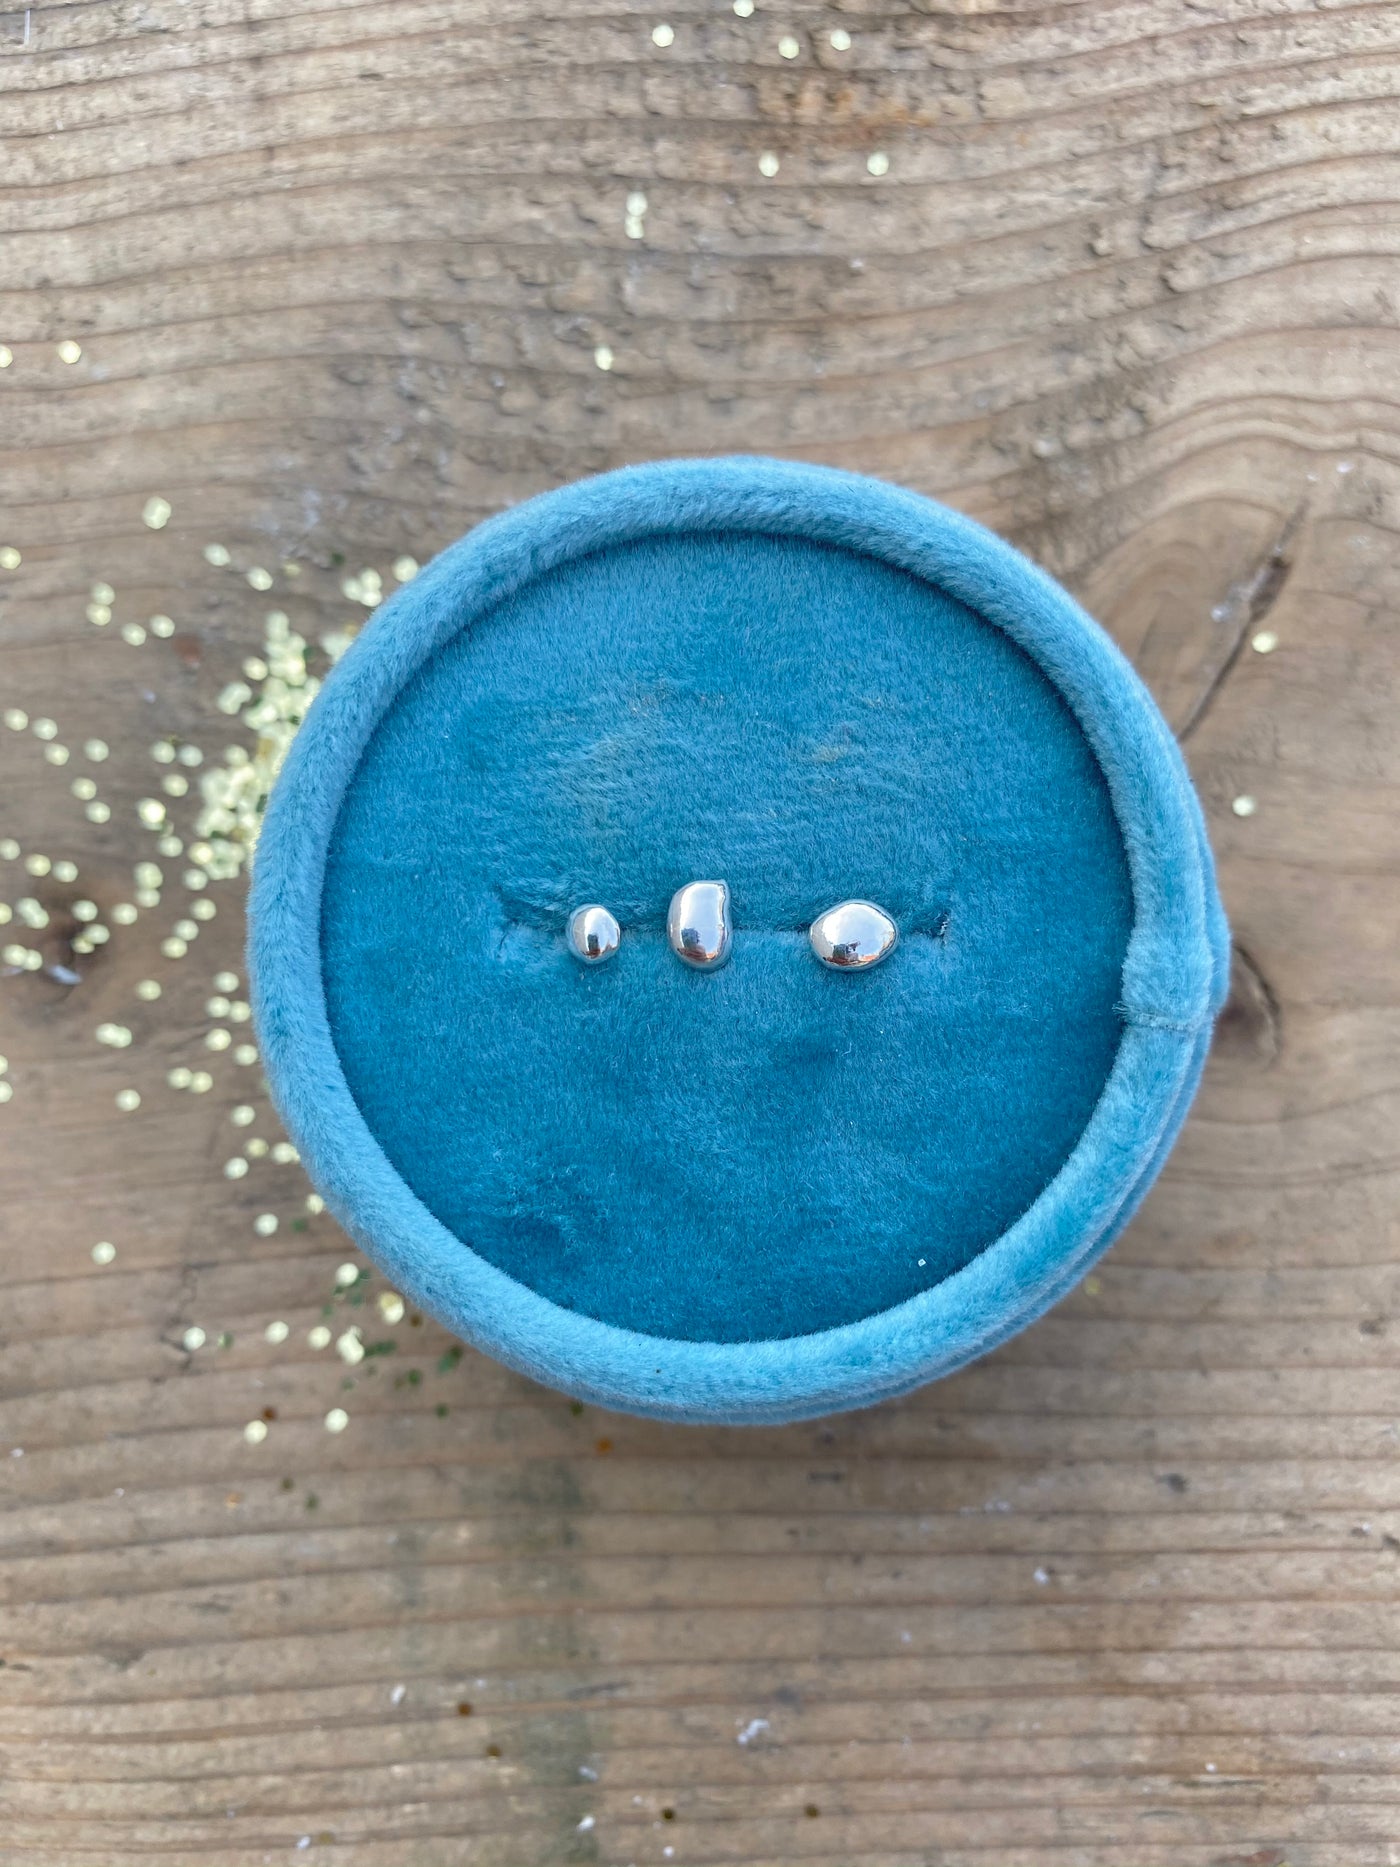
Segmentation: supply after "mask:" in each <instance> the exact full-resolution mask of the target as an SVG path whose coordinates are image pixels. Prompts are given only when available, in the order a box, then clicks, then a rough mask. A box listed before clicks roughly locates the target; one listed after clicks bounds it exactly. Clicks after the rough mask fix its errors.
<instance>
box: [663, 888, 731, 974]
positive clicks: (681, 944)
mask: <svg viewBox="0 0 1400 1867" xmlns="http://www.w3.org/2000/svg"><path fill="white" fill-rule="evenodd" d="M666 938H667V939H668V940H669V941H670V942H671V947H672V950H673V951H674V952H675V954H676V957H677V958H678V959H683V960H684V961H685V963H686V965H687V966H694V967H695V969H696V971H697V972H713V971H714V970H715V968H716V967H718V966H722V965H723V964H724V962H725V961H726V960H727V959H728V958H729V945H730V940H731V938H732V935H731V931H730V926H729V884H728V882H687V883H686V885H685V887H684V888H678V889H677V890H676V892H675V894H673V895H672V896H671V910H670V912H669V914H667V916H666Z"/></svg>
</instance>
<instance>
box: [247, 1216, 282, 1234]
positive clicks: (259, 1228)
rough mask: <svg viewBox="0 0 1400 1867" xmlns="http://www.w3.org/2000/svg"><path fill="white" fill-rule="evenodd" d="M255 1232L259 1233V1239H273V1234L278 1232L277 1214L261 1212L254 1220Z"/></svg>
mask: <svg viewBox="0 0 1400 1867" xmlns="http://www.w3.org/2000/svg"><path fill="white" fill-rule="evenodd" d="M253 1230H254V1231H255V1232H256V1233H257V1235H258V1237H259V1238H271V1236H272V1234H273V1233H274V1232H275V1231H276V1230H277V1214H276V1213H275V1212H260V1213H259V1214H258V1216H257V1218H256V1219H254V1220H253Z"/></svg>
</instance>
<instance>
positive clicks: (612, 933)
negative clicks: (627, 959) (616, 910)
mask: <svg viewBox="0 0 1400 1867" xmlns="http://www.w3.org/2000/svg"><path fill="white" fill-rule="evenodd" d="M564 938H565V939H566V940H567V941H568V945H569V951H570V952H571V953H572V954H573V956H574V958H575V959H581V960H582V961H583V963H584V965H585V966H601V965H602V963H603V961H604V960H605V959H611V958H612V956H613V954H614V953H616V951H617V946H618V942H619V941H620V940H621V938H622V929H621V928H620V927H619V926H618V924H617V920H616V918H615V917H614V916H613V915H611V914H609V912H608V910H607V909H606V908H603V907H599V906H598V904H597V902H596V901H590V902H588V903H587V904H586V905H585V906H584V907H581V908H575V909H574V911H573V913H572V914H571V915H570V916H569V925H568V929H567V931H566V933H565V935H564Z"/></svg>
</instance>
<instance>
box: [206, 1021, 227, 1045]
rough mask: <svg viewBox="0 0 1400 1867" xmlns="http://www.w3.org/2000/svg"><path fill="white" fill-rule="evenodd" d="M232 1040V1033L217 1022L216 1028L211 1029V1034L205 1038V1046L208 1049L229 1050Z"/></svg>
mask: <svg viewBox="0 0 1400 1867" xmlns="http://www.w3.org/2000/svg"><path fill="white" fill-rule="evenodd" d="M232 1042H233V1037H232V1034H231V1033H230V1032H228V1031H226V1030H224V1028H223V1026H222V1025H217V1024H216V1025H215V1026H214V1029H213V1030H212V1031H210V1033H209V1035H208V1036H207V1037H206V1038H205V1040H204V1048H205V1049H206V1050H227V1049H228V1047H229V1045H230V1044H231V1043H232Z"/></svg>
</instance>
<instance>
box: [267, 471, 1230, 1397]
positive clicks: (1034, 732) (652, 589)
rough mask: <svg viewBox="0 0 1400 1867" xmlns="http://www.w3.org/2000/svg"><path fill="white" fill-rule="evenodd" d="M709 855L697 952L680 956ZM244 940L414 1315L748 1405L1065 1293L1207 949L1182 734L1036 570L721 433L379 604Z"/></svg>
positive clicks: (539, 1369)
mask: <svg viewBox="0 0 1400 1867" xmlns="http://www.w3.org/2000/svg"><path fill="white" fill-rule="evenodd" d="M702 877H713V878H723V879H724V880H725V881H727V883H728V884H729V888H730V891H731V900H732V909H733V928H734V932H733V948H732V954H731V957H730V959H729V962H728V964H727V965H725V966H724V967H723V968H722V969H721V970H719V971H715V972H712V973H702V972H696V971H692V970H691V969H689V968H687V967H685V966H683V965H682V964H680V963H679V961H678V960H677V959H676V957H675V955H674V954H673V953H672V951H671V949H670V946H669V945H668V942H667V937H666V912H667V906H668V903H669V902H670V899H671V896H672V894H673V892H674V891H675V890H676V889H677V888H678V887H680V886H682V885H683V884H685V883H686V882H688V881H691V880H694V879H697V878H702ZM850 897H863V898H866V899H868V900H871V901H874V902H876V903H878V904H880V906H881V907H883V908H884V909H885V910H886V912H887V913H888V914H889V915H890V916H891V918H892V919H893V920H894V921H895V923H896V924H897V926H898V928H899V936H900V937H899V944H898V946H897V948H896V949H895V951H894V952H893V954H892V955H891V956H890V958H889V959H888V960H886V961H885V962H883V963H882V964H881V965H880V966H878V967H876V968H874V969H873V970H871V971H870V972H869V973H862V974H859V975H856V976H844V975H842V974H840V973H837V972H833V971H831V970H828V969H827V968H825V967H823V966H821V965H820V964H818V963H817V961H816V959H815V958H814V955H813V952H812V949H811V947H810V945H809V942H808V938H807V929H808V927H809V925H810V923H811V922H812V921H813V920H814V919H815V918H816V917H817V916H818V915H819V914H821V913H822V912H823V911H824V910H825V909H827V908H829V907H830V906H832V905H833V904H834V903H835V902H838V901H841V900H844V899H847V898H850ZM593 901H596V902H600V903H603V904H605V905H606V906H608V907H609V908H610V909H611V911H612V912H613V914H614V915H615V916H616V918H617V920H618V922H619V923H620V926H621V929H622V934H621V941H620V945H619V948H618V951H617V953H616V955H615V956H614V958H613V959H612V960H610V961H609V962H608V964H606V965H605V966H601V967H597V968H591V967H584V966H581V965H580V964H579V962H578V961H577V960H576V959H575V958H574V957H573V955H572V954H571V953H570V952H569V950H568V948H567V945H566V942H565V928H566V925H567V922H568V917H569V914H570V912H571V910H572V909H573V908H574V907H576V906H577V905H579V904H580V903H583V902H593ZM250 967H251V972H252V976H253V982H254V997H255V1011H256V1016H257V1021H258V1028H259V1033H260V1038H261V1043H262V1049H263V1054H264V1057H265V1060H266V1065H267V1070H268V1076H269V1081H270V1083H271V1086H272V1090H273V1094H274V1096H275V1098H276V1100H277V1102H278V1105H279V1107H280V1109H281V1112H282V1114H283V1116H284V1118H285V1120H286V1122H287V1125H288V1129H289V1131H290V1132H291V1134H292V1136H293V1138H294V1139H295V1141H296V1143H297V1145H298V1147H299V1148H300V1150H301V1153H302V1156H303V1158H304V1160H305V1161H306V1164H307V1167H308V1170H309V1171H310V1173H311V1175H312V1178H313V1179H314V1181H315V1182H316V1184H317V1186H318V1187H319V1188H320V1190H321V1191H322V1192H323V1194H324V1195H325V1198H326V1200H327V1202H328V1204H329V1205H330V1206H331V1208H332V1210H333V1211H334V1212H335V1213H336V1214H337V1216H338V1217H339V1218H340V1219H341V1221H342V1222H343V1223H344V1224H345V1226H346V1227H347V1229H348V1230H349V1231H350V1232H351V1234H352V1235H353V1236H354V1237H355V1238H356V1239H357V1241H358V1242H359V1243H360V1244H361V1245H362V1246H363V1248H364V1249H365V1250H366V1252H367V1253H368V1254H369V1255H370V1256H371V1257H372V1258H373V1259H374V1260H375V1261H376V1262H377V1263H378V1264H379V1265H380V1266H381V1268H382V1269H383V1270H384V1271H385V1273H386V1274H387V1275H388V1276H389V1277H391V1278H392V1279H393V1280H394V1281H395V1282H396V1283H397V1285H398V1287H399V1288H401V1289H402V1290H403V1291H404V1292H405V1293H406V1294H407V1295H409V1296H410V1297H411V1298H412V1300H413V1301H415V1302H416V1303H418V1304H420V1305H422V1306H423V1308H425V1309H426V1310H428V1311H429V1312H431V1313H432V1314H434V1315H435V1316H437V1317H439V1318H440V1319H441V1320H442V1321H443V1322H445V1323H446V1324H447V1325H448V1326H449V1327H450V1328H452V1329H454V1330H455V1331H457V1332H458V1333H459V1334H460V1335H462V1336H463V1337H465V1338H466V1339H468V1340H469V1341H471V1342H473V1343H475V1344H477V1345H478V1346H479V1347H481V1348H482V1349H484V1350H486V1351H487V1352H488V1353H490V1354H492V1355H495V1356H497V1357H498V1358H499V1359H501V1360H502V1361H504V1362H506V1363H508V1364H509V1365H511V1366H512V1367H515V1368H517V1369H520V1370H522V1371H523V1372H525V1373H527V1374H530V1375H533V1376H535V1377H536V1378H538V1379H540V1380H542V1381H545V1382H547V1383H549V1384H551V1385H553V1386H556V1387H561V1388H563V1389H565V1390H566V1391H568V1392H570V1393H572V1394H577V1395H580V1396H583V1397H586V1398H590V1399H593V1400H595V1401H597V1402H600V1403H602V1404H604V1405H608V1406H612V1407H618V1408H622V1409H624V1410H629V1411H633V1412H638V1413H644V1414H651V1415H656V1416H659V1417H665V1418H672V1419H682V1420H726V1421H735V1422H744V1421H778V1420H786V1419H794V1418H802V1417H808V1416H812V1415H816V1414H820V1413H824V1412H829V1411H834V1410H837V1409H840V1408H845V1407H854V1406H861V1405H866V1404H869V1403H871V1402H873V1401H876V1400H880V1399H883V1398H885V1397H887V1396H890V1395H893V1394H897V1393H900V1392H902V1391H904V1390H906V1389H908V1388H910V1387H913V1386H916V1385H918V1384H919V1383H921V1382H923V1381H927V1380H929V1379H931V1378H933V1377H934V1376H936V1375H939V1374H943V1373H946V1372H948V1371H950V1370H951V1369H953V1368H956V1367H958V1366H960V1365H961V1364H963V1363H964V1362H966V1361H968V1360H970V1359H972V1358H973V1357H974V1356H976V1355H979V1354H981V1353H983V1352H985V1351H986V1350H987V1349H988V1348H990V1347H992V1346H993V1345H994V1344H996V1343H997V1342H999V1341H1001V1340H1003V1339H1004V1338H1005V1337H1007V1336H1008V1335H1010V1334H1012V1333H1014V1332H1015V1331H1016V1330H1018V1329H1020V1328H1022V1327H1023V1326H1024V1325H1025V1324H1026V1323H1027V1322H1029V1321H1030V1320H1032V1319H1033V1318H1034V1317H1035V1316H1037V1315H1038V1314H1040V1313H1041V1312H1042V1311H1043V1310H1045V1309H1046V1308H1047V1307H1048V1306H1049V1305H1050V1304H1051V1303H1052V1302H1054V1301H1055V1300H1056V1298H1058V1297H1059V1296H1061V1295H1062V1294H1063V1293H1064V1292H1065V1291H1066V1290H1068V1289H1069V1288H1070V1287H1071V1286H1072V1285H1073V1284H1074V1282H1075V1281H1077V1279H1078V1278H1079V1277H1080V1276H1082V1275H1083V1273H1084V1271H1085V1270H1086V1269H1087V1268H1088V1266H1089V1265H1090V1264H1091V1263H1092V1262H1093V1260H1094V1259H1095V1257H1096V1256H1097V1255H1098V1254H1099V1253H1100V1252H1101V1251H1102V1250H1103V1249H1104V1248H1105V1247H1106V1246H1107V1244H1108V1243H1109V1242H1110V1241H1111V1240H1112V1238H1113V1237H1114V1236H1115V1235H1116V1233H1117V1232H1118V1231H1119V1230H1120V1229H1121V1227H1122V1225H1123V1224H1124V1223H1125V1222H1126V1220H1127V1218H1128V1217H1129V1216H1130V1214H1131V1212H1132V1211H1133V1209H1134V1207H1135V1206H1136V1204H1137V1202H1138V1200H1139V1199H1140V1198H1141V1196H1142V1194H1143V1192H1144V1191H1145V1190H1146V1188H1147V1186H1148V1185H1149V1184H1150V1182H1151V1180H1152V1179H1153V1177H1154V1176H1155V1174H1156V1172H1157V1170H1158V1168H1159V1167H1160V1165H1161V1163H1162V1161H1163V1159H1164V1158H1165V1155H1166V1153H1167V1151H1168V1149H1169V1148H1170V1146H1171V1143H1172V1141H1173V1139H1174V1138H1175V1135H1176V1132H1177V1130H1178V1128H1179V1127H1180V1124H1181V1122H1182V1120H1183V1118H1184V1115H1185V1112H1186V1109H1187V1106H1188V1104H1189V1102H1190V1099H1191V1096H1192V1094H1193V1092H1194V1090H1195V1086H1196V1083H1197V1081H1198V1078H1199V1075H1200V1071H1201V1067H1202V1064H1203V1061H1204V1057H1205V1052H1206V1048H1207V1045H1208V1042H1209V1036H1210V1030H1211V1025H1212V1022H1213V1019H1214V1016H1215V1013H1216V1012H1217V1010H1218V1009H1219V1006H1220V1004H1221V1001H1222V998H1223V994H1224V990H1225V985H1226V979H1227V973H1228V940H1227V933H1226V928H1225V923H1224V917H1223V914H1222V911H1221V908H1220V903H1219V900H1218V896H1217V893H1216V889H1215V882H1214V875H1213V869H1212V863H1211V858H1210V853H1209V849H1208V846H1207V843H1206V839H1205V833H1204V828H1203V824H1202V820H1201V814H1200V810H1199V807H1198V804H1197V802H1196V799H1195V796H1194V793H1193V792H1192V789H1191V786H1190V783H1189V781H1188V779H1187V776H1186V772H1185V768H1184V765H1183V763H1182V760H1181V758H1180V755H1179V753H1178V751H1177V748H1176V746H1175V743H1174V741H1173V739H1172V736H1171V734H1170V732H1169V730H1168V729H1167V727H1166V725H1165V723H1164V722H1163V720H1162V718H1161V716H1160V714H1159V713H1158V712H1157V709H1156V707H1155V706H1154V705H1153V702H1152V700H1151V699H1150V697H1149V696H1148V694H1147V692H1146V690H1145V689H1144V688H1143V686H1142V684H1141V683H1140V682H1139V680H1138V679H1137V677H1136V675H1135V674H1134V673H1133V671H1132V669H1131V668H1130V667H1129V665H1128V664H1127V662H1126V661H1125V660H1124V659H1123V657H1122V656H1121V655H1120V654H1119V653H1118V651H1117V650H1116V649H1115V648H1114V646H1113V645H1112V643H1111V642H1110V641H1109V639H1108V638H1107V636H1105V635H1104V633H1103V632H1102V631H1101V630H1100V629H1099V628H1098V627H1097V625H1096V624H1094V623H1093V622H1092V621H1091V620H1090V619H1089V618H1088V617H1087V616H1086V615H1085V614H1084V613H1083V611H1082V610H1080V609H1079V608H1078V606H1077V605H1076V604H1075V603H1074V602H1073V600H1072V599H1071V598H1070V597H1069V596H1068V595H1067V594H1066V593H1065V592H1064V591H1063V590H1062V589H1061V588H1060V587H1059V586H1058V585H1057V584H1056V583H1055V582H1054V581H1053V580H1052V579H1050V578H1049V577H1047V576H1045V575H1044V574H1043V573H1041V572H1040V571H1038V570H1036V569H1035V568H1034V566H1032V565H1031V564H1030V563H1029V562H1028V561H1027V560H1026V559H1024V558H1023V557H1021V556H1020V555H1019V554H1018V553H1016V552H1015V551H1013V550H1012V549H1011V548H1010V547H1009V546H1007V545H1006V544H1004V543H1002V542H1001V541H1000V540H999V539H997V538H996V537H994V536H993V535H992V534H991V533H989V532H987V531H986V530H984V529H983V528H982V527H980V526H978V525H976V524H974V523H973V522H972V521H970V520H968V519H965V518H962V517H961V516H959V515H957V514H955V513H953V512H950V511H948V510H946V509H945V508H943V507H941V506H938V505H936V504H934V503H933V502H931V501H929V500H926V499H923V498H921V497H919V496H917V495H915V494H912V493H908V492H905V491H902V490H900V489H897V488H895V487H892V486H888V485H885V484H883V483H881V482H878V481H874V480H869V479H864V478H861V477H858V476H855V475H851V474H847V473H841V472H836V471H833V470H830V469H826V468H817V467H808V466H798V465H791V464H785V463H781V462H777V461H770V460H761V459H748V458H737V459H729V460H709V461H671V462H663V463H659V464H655V465H651V466H645V467H640V468H629V469H626V470H624V471H622V472H618V473H613V474H608V475H604V476H602V477H601V478H599V479H595V480H591V481H585V482H582V483H580V484H578V485H574V486H569V487H566V488H564V489H562V490H561V491H559V492H555V493H550V494H546V495H544V496H543V497H541V498H538V499H535V500H532V501H530V502H529V503H527V504H525V505H522V506H520V507H518V508H515V509H514V510H512V511H509V512H507V513H504V514H502V515H501V516H500V517H498V518H495V519H493V520H490V521H489V522H487V523H486V524H484V525H481V526H479V527H478V528H477V529H476V530H475V531H473V532H472V533H470V534H469V535H468V536H467V537H466V538H464V539H463V540H461V541H460V543H458V544H456V545H454V546H453V547H451V548H450V549H449V550H447V551H445V552H444V553H443V554H442V555H441V556H440V557H438V558H437V559H436V560H435V561H434V562H433V563H432V564H430V565H429V566H428V567H427V569H426V570H424V571H423V572H422V573H421V574H420V575H419V576H418V577H417V578H416V579H415V580H414V581H413V582H412V583H411V584H409V585H407V586H406V587H405V588H404V589H403V590H402V591H400V592H399V593H398V594H396V595H395V596H394V597H393V598H392V599H391V600H390V601H389V602H387V603H386V604H385V605H384V607H383V608H382V609H381V610H380V611H379V612H378V613H377V614H376V615H375V617H374V619H373V621H372V622H371V623H370V624H369V625H368V627H367V628H366V629H365V630H364V632H363V634H362V635H361V637H360V638H359V640H358V641H357V642H356V643H355V644H354V645H353V646H352V648H351V649H350V651H349V652H348V654H347V655H346V656H345V658H344V660H343V661H342V663H341V664H340V666H339V667H338V668H337V669H336V670H335V672H334V673H333V675H332V677H331V678H330V680H329V681H328V682H327V684H326V686H325V689H324V691H323V692H322V694H321V696H320V697H319V698H318V699H317V701H316V703H315V705H314V706H313V708H312V710H311V713H310V716H309V718H308V719H307V722H306V724H305V725H304V726H303V727H302V729H301V731H300V733H299V734H298V736H297V738H296V740H295V742H294V743H293V746H292V748H291V751H290V753H289V755H288V759H287V763H286V766H285V769H284V771H283V773H282V776H281V778H280V780H279V782H278V785H277V788H276V790H275V792H274V795H273V798H272V802H271V805H270V807H269V811H268V817H267V822H266V826H265V828H264V830H263V834H262V837H261V839H260V841H259V845H258V850H257V856H256V862H255V870H254V880H253V893H252V907H251V935H250Z"/></svg>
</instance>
